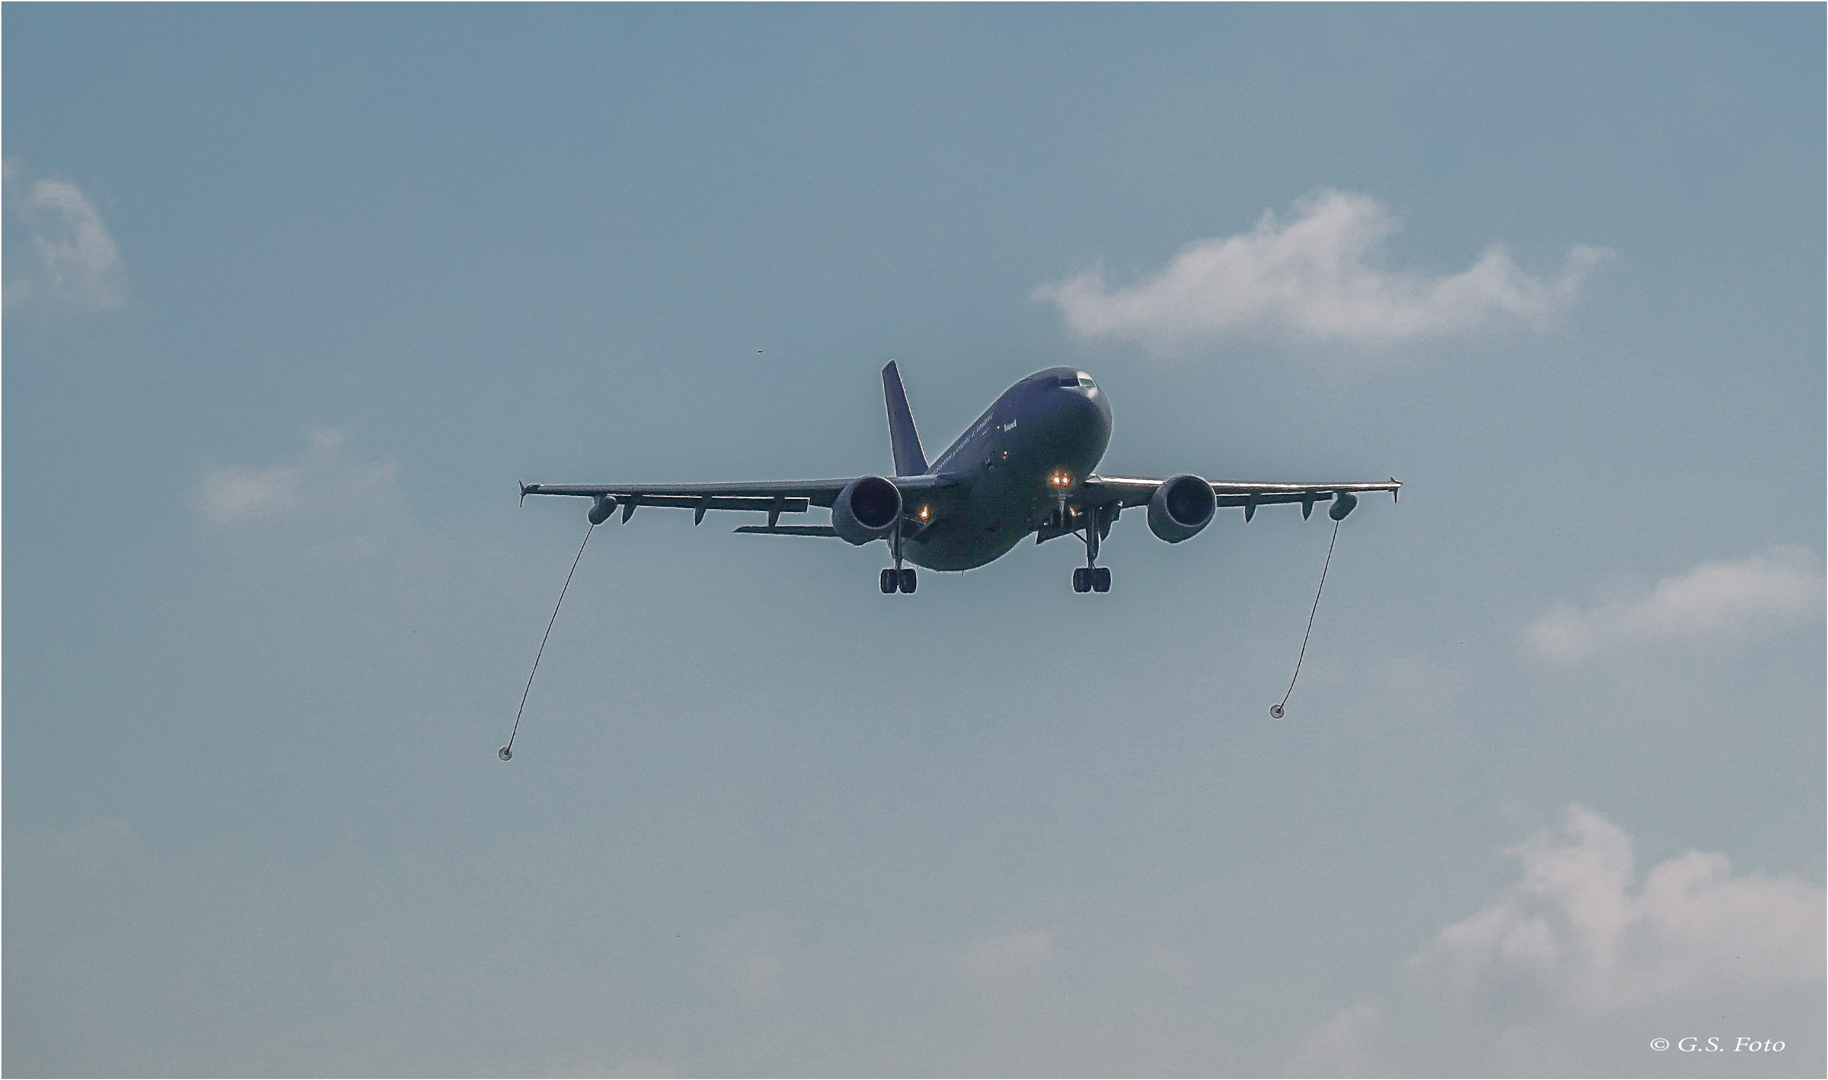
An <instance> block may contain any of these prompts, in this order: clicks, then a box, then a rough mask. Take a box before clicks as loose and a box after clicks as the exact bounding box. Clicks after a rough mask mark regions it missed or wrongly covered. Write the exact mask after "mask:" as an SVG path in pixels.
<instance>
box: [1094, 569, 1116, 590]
mask: <svg viewBox="0 0 1828 1080" xmlns="http://www.w3.org/2000/svg"><path fill="white" fill-rule="evenodd" d="M1092 591H1093V592H1110V591H1111V568H1110V567H1108V566H1100V567H1098V568H1097V569H1096V570H1093V571H1092Z"/></svg>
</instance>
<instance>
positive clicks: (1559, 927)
mask: <svg viewBox="0 0 1828 1080" xmlns="http://www.w3.org/2000/svg"><path fill="white" fill-rule="evenodd" d="M1510 854H1512V855H1513V856H1515V857H1516V858H1517V859H1518V860H1519V861H1520V862H1521V863H1522V864H1523V879H1522V880H1521V881H1519V882H1518V883H1517V884H1516V885H1514V886H1512V887H1511V888H1510V889H1508V890H1506V892H1505V894H1504V895H1503V896H1502V897H1500V898H1499V899H1498V901H1497V902H1495V903H1493V904H1491V905H1490V906H1488V907H1487V908H1485V909H1484V910H1483V911H1480V912H1479V913H1478V914H1476V915H1474V916H1472V917H1471V918H1469V919H1465V920H1463V921H1461V922H1457V923H1454V924H1453V925H1451V926H1448V927H1447V928H1445V929H1443V930H1442V931H1441V932H1440V934H1439V936H1438V937H1437V938H1436V940H1435V942H1434V944H1433V945H1432V946H1431V947H1430V948H1429V949H1428V950H1426V951H1425V952H1423V953H1422V954H1420V955H1418V956H1417V957H1416V958H1415V959H1414V960H1412V961H1411V967H1412V968H1415V969H1419V970H1427V969H1434V970H1437V971H1440V972H1442V973H1444V974H1445V975H1446V976H1447V977H1448V978H1449V979H1450V980H1451V981H1452V984H1453V985H1454V987H1455V988H1456V989H1458V990H1460V991H1463V992H1465V993H1467V994H1482V993H1489V992H1490V991H1491V990H1492V989H1493V988H1494V987H1498V986H1513V987H1514V986H1516V985H1517V984H1519V983H1522V984H1526V985H1529V986H1532V987H1533V988H1535V989H1536V990H1538V991H1540V992H1542V993H1545V994H1547V995H1549V996H1551V997H1553V998H1556V999H1559V1000H1561V1001H1563V1002H1566V1003H1568V1004H1570V1005H1572V1006H1574V1007H1575V1008H1576V1009H1578V1010H1579V1011H1581V1012H1583V1013H1586V1014H1589V1015H1606V1014H1609V1013H1614V1012H1617V1011H1618V1010H1620V1009H1623V1008H1627V1007H1630V1006H1634V1005H1638V1004H1642V1003H1647V1002H1657V1001H1665V1000H1669V999H1673V998H1680V997H1682V996H1684V995H1687V994H1691V993H1693V992H1696V991H1719V990H1735V991H1737V990H1743V989H1746V988H1756V987H1766V988H1770V987H1788V986H1803V985H1807V984H1809V983H1819V982H1821V980H1822V955H1823V949H1824V947H1825V945H1828V940H1825V938H1824V924H1823V905H1824V903H1825V902H1828V896H1825V895H1824V893H1823V890H1822V889H1820V888H1818V887H1815V886H1810V885H1805V884H1803V883H1802V882H1800V881H1797V880H1794V879H1788V878H1770V877H1763V876H1760V875H1757V874H1748V875H1742V876H1735V875H1734V874H1733V872H1732V866H1731V865H1730V864H1729V863H1728V861H1727V859H1726V856H1724V855H1717V854H1703V853H1701V852H1697V851H1691V852H1688V853H1686V854H1684V855H1679V856H1677V857H1676V858H1673V859H1670V860H1668V861H1666V862H1663V863H1659V864H1658V865H1657V866H1655V867H1652V868H1651V870H1650V871H1649V873H1647V874H1645V875H1644V877H1643V880H1642V884H1641V885H1639V884H1637V882H1636V868H1635V866H1634V859H1633V856H1632V850H1631V838H1630V837H1628V836H1626V835H1625V833H1624V831H1623V830H1621V829H1620V828H1619V827H1618V826H1616V825H1613V824H1612V823H1611V822H1609V821H1607V820H1606V819H1604V818H1602V817H1600V816H1599V815H1598V814H1595V813H1593V812H1592V811H1589V810H1585V809H1582V808H1581V807H1578V806H1571V807H1569V808H1568V810H1567V812H1566V814H1565V817H1564V822H1563V825H1562V828H1561V829H1560V830H1559V831H1557V832H1542V833H1539V834H1537V835H1535V836H1533V837H1531V838H1530V839H1528V840H1526V841H1525V842H1524V843H1522V844H1520V845H1518V846H1517V847H1515V848H1512V849H1511V851H1510ZM1634 886H1635V887H1634Z"/></svg>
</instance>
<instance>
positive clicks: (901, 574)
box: [882, 523, 920, 593]
mask: <svg viewBox="0 0 1828 1080" xmlns="http://www.w3.org/2000/svg"><path fill="white" fill-rule="evenodd" d="M889 554H891V555H893V556H895V565H894V566H892V567H890V568H889V569H887V570H884V571H883V572H882V591H883V592H885V593H894V592H904V593H911V592H913V591H914V590H915V588H916V587H917V586H919V584H920V582H919V581H918V580H916V578H915V576H914V568H913V567H911V566H910V567H903V566H902V565H901V526H900V524H899V523H897V524H896V527H895V530H894V531H893V532H891V533H890V534H889Z"/></svg>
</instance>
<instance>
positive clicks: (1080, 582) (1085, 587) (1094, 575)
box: [1073, 566, 1111, 592]
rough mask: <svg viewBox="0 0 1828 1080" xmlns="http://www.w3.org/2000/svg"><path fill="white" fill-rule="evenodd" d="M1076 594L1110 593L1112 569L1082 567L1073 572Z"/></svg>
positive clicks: (1105, 567)
mask: <svg viewBox="0 0 1828 1080" xmlns="http://www.w3.org/2000/svg"><path fill="white" fill-rule="evenodd" d="M1073 591H1074V592H1110V591H1111V568H1110V567H1108V566H1081V567H1080V568H1079V569H1077V570H1074V571H1073Z"/></svg>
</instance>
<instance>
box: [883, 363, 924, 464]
mask: <svg viewBox="0 0 1828 1080" xmlns="http://www.w3.org/2000/svg"><path fill="white" fill-rule="evenodd" d="M882 396H883V398H884V399H885V400H886V401H887V402H888V406H889V447H890V448H891V449H892V450H894V451H895V475H896V476H922V475H924V474H925V473H926V471H927V455H926V453H925V452H924V451H922V450H921V448H920V432H918V431H915V430H914V414H913V413H911V412H909V411H908V395H907V394H906V393H904V392H903V391H902V389H901V372H900V371H899V370H898V369H897V368H896V367H895V361H893V360H890V361H889V363H888V366H887V367H885V368H883V369H882Z"/></svg>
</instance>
